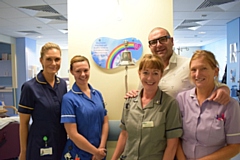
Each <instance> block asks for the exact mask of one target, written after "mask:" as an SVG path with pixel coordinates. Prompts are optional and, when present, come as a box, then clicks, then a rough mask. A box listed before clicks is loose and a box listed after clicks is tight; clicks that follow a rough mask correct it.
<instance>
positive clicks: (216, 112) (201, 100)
mask: <svg viewBox="0 0 240 160" xmlns="http://www.w3.org/2000/svg"><path fill="white" fill-rule="evenodd" d="M189 68H190V77H191V81H192V82H193V83H194V84H195V88H193V89H191V90H187V91H184V92H181V93H179V94H178V95H177V98H176V99H177V100H178V102H179V107H180V111H181V115H182V121H183V131H184V132H183V136H182V137H181V139H182V141H181V144H180V145H179V147H178V154H177V155H178V159H198V160H205V159H231V158H232V157H234V156H235V155H237V154H238V153H239V149H240V108H239V104H238V101H236V100H235V99H233V98H231V99H230V102H229V103H227V105H221V104H219V103H217V102H214V101H210V100H209V96H210V95H211V93H212V92H213V91H214V90H216V89H217V87H216V84H215V81H216V80H217V78H216V77H217V76H218V71H219V69H218V62H217V61H216V59H215V56H214V54H213V53H211V52H209V51H206V50H197V51H196V52H195V53H194V54H193V56H192V58H191V60H190V64H189ZM209 124H210V125H209Z"/></svg>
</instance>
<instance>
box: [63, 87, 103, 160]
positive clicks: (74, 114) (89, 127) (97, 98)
mask: <svg viewBox="0 0 240 160" xmlns="http://www.w3.org/2000/svg"><path fill="white" fill-rule="evenodd" d="M88 86H89V88H90V90H91V99H90V98H88V97H87V96H86V95H85V94H84V93H83V92H82V91H81V90H80V88H79V87H78V86H77V85H76V83H74V85H73V87H72V89H71V90H70V91H69V92H68V93H67V94H65V95H64V96H63V100H62V115H61V123H76V124H77V131H78V133H79V134H81V135H82V136H84V137H85V138H86V139H87V140H88V141H89V142H90V143H91V144H92V145H94V146H95V147H96V148H98V147H99V145H100V142H101V135H102V125H103V121H104V116H106V114H107V111H106V110H105V107H104V102H103V98H102V95H101V93H100V92H99V91H97V90H95V89H93V88H92V86H91V85H90V84H89V85H88ZM66 153H69V154H70V155H71V157H72V158H75V157H76V156H78V157H80V159H81V160H90V159H92V155H91V154H90V153H88V152H85V151H83V150H81V149H79V148H78V147H77V146H76V145H75V144H74V143H73V141H72V140H71V139H68V140H67V144H66V146H65V149H64V152H63V157H62V160H65V157H64V155H65V154H66Z"/></svg>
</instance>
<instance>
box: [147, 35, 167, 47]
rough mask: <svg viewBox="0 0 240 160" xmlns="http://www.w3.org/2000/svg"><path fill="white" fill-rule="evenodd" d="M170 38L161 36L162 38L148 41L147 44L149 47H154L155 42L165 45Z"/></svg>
mask: <svg viewBox="0 0 240 160" xmlns="http://www.w3.org/2000/svg"><path fill="white" fill-rule="evenodd" d="M170 38H171V37H170V36H163V37H160V38H157V39H154V40H151V41H148V43H149V45H150V46H152V47H154V46H156V45H157V42H159V43H161V44H163V43H166V42H167V40H168V39H170Z"/></svg>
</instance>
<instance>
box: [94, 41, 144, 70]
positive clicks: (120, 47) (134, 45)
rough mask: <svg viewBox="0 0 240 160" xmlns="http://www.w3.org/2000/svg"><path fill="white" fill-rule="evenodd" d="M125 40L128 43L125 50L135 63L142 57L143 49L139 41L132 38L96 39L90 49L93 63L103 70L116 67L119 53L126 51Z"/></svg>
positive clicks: (119, 56)
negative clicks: (129, 53) (130, 54)
mask: <svg viewBox="0 0 240 160" xmlns="http://www.w3.org/2000/svg"><path fill="white" fill-rule="evenodd" d="M126 40H127V41H128V46H127V50H128V51H130V52H131V53H132V59H133V62H134V63H136V62H137V61H138V60H139V59H140V58H141V56H142V52H143V48H142V43H141V41H140V40H138V39H136V38H133V37H130V38H124V39H112V38H108V37H100V38H97V39H96V40H95V41H94V42H93V44H92V48H91V55H92V58H93V60H94V62H95V63H96V64H97V65H98V66H100V67H102V68H105V69H113V68H116V67H118V64H119V62H120V58H121V53H122V51H124V50H125V49H126V48H125V44H124V41H126Z"/></svg>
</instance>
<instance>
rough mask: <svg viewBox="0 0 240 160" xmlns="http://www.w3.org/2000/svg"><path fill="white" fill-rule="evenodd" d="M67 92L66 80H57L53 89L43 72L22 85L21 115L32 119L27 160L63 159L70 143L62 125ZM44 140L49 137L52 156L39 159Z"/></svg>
mask: <svg viewBox="0 0 240 160" xmlns="http://www.w3.org/2000/svg"><path fill="white" fill-rule="evenodd" d="M66 92H67V86H66V82H65V81H64V80H63V79H61V78H58V77H57V76H56V77H55V84H54V87H51V86H50V85H49V84H48V83H47V81H46V80H45V78H44V76H43V74H42V71H40V73H38V75H37V76H36V77H35V78H33V79H31V80H29V81H27V82H25V83H24V84H23V85H22V88H21V97H20V102H19V108H18V111H19V112H20V113H25V114H31V116H32V124H31V126H30V129H29V133H28V142H27V160H39V159H41V160H60V159H61V155H62V152H63V148H64V146H65V144H66V139H67V135H66V131H65V129H64V126H63V124H61V123H60V116H61V102H62V97H63V95H64V94H65V93H66ZM44 136H45V137H47V141H46V142H47V147H52V155H44V156H41V155H40V149H41V148H44V147H46V146H45V145H46V144H45V141H44V140H43V137H44Z"/></svg>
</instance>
